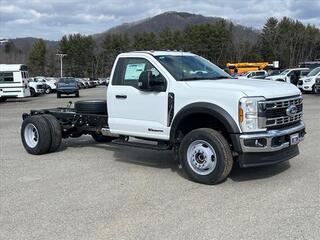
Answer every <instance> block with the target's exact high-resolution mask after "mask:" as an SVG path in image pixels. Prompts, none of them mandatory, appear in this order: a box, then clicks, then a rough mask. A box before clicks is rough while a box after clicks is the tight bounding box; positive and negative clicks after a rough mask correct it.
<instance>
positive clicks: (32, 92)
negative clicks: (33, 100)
mask: <svg viewBox="0 0 320 240" xmlns="http://www.w3.org/2000/svg"><path fill="white" fill-rule="evenodd" d="M30 96H31V97H35V96H36V91H35V90H34V89H33V88H30Z"/></svg>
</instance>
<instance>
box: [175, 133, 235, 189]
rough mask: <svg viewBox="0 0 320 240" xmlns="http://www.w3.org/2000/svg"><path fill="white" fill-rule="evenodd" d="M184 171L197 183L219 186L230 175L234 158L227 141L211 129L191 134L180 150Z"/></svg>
mask: <svg viewBox="0 0 320 240" xmlns="http://www.w3.org/2000/svg"><path fill="white" fill-rule="evenodd" d="M179 158H180V163H181V165H182V168H183V170H184V171H185V172H186V174H187V175H188V176H189V177H190V178H191V179H192V180H193V181H195V182H199V183H204V184H217V183H219V182H221V181H223V180H224V179H226V178H227V176H228V175H229V173H230V171H231V169H232V165H233V157H232V153H231V150H230V147H229V144H228V142H227V141H226V139H225V138H224V137H223V136H222V135H221V134H220V133H219V132H217V131H215V130H213V129H210V128H200V129H196V130H193V131H191V132H189V133H188V134H187V135H186V136H185V137H184V138H183V139H182V142H181V145H180V148H179Z"/></svg>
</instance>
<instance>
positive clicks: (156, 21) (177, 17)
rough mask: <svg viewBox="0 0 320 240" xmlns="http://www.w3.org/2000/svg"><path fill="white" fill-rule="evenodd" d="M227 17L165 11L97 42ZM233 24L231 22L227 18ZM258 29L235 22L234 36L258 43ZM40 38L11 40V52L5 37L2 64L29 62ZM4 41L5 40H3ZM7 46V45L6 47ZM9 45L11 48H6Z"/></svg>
mask: <svg viewBox="0 0 320 240" xmlns="http://www.w3.org/2000/svg"><path fill="white" fill-rule="evenodd" d="M222 19H223V18H219V17H206V16H202V15H199V14H192V13H187V12H173V11H170V12H164V13H162V14H159V15H156V16H154V17H150V18H146V19H142V20H139V21H136V22H131V23H124V24H121V25H119V26H116V27H113V28H110V29H109V30H107V31H104V32H102V33H97V34H94V35H92V37H93V38H94V39H96V40H97V43H98V44H99V43H101V42H102V41H103V39H104V37H105V36H106V35H107V34H112V33H127V34H128V35H129V36H132V35H133V34H135V33H141V32H154V33H156V34H158V33H160V32H161V31H162V30H163V29H164V28H166V27H169V28H171V29H172V30H178V29H179V30H184V29H185V28H186V27H187V26H188V25H199V24H205V23H214V22H217V21H219V20H222ZM227 21H228V22H229V23H230V24H231V23H232V22H231V21H229V20H227ZM258 33H259V32H258V31H257V30H254V29H252V28H248V27H245V26H242V25H237V24H233V36H234V38H235V39H237V42H240V43H241V42H250V43H254V42H256V40H257V37H258ZM37 39H38V38H33V37H26V38H16V39H8V41H9V43H12V46H13V47H12V48H13V49H11V54H7V51H8V45H7V43H6V40H7V39H4V40H5V41H3V44H0V63H22V62H26V59H27V56H28V54H29V52H30V50H31V49H32V46H33V44H34V43H35V41H36V40H37ZM2 40H3V39H2ZM45 43H46V45H47V50H48V52H49V53H50V54H51V55H54V54H55V53H56V52H57V48H58V44H59V42H58V41H48V40H45ZM6 46H7V47H6ZM6 48H7V49H6Z"/></svg>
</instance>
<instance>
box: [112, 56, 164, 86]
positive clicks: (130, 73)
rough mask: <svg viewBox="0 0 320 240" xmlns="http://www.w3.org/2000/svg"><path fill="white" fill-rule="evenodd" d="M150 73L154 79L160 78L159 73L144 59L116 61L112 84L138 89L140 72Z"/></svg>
mask: <svg viewBox="0 0 320 240" xmlns="http://www.w3.org/2000/svg"><path fill="white" fill-rule="evenodd" d="M144 71H151V72H152V74H153V76H154V77H156V78H157V77H162V75H161V74H160V72H159V71H158V70H157V69H156V68H155V67H154V66H153V65H152V64H151V63H150V62H149V61H148V60H146V59H143V58H122V59H119V60H118V63H117V67H116V69H115V72H114V76H113V80H112V84H113V85H122V86H132V87H135V88H138V81H139V77H140V75H141V73H142V72H144Z"/></svg>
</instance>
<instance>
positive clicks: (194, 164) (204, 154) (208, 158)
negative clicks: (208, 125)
mask: <svg viewBox="0 0 320 240" xmlns="http://www.w3.org/2000/svg"><path fill="white" fill-rule="evenodd" d="M187 161H188V164H189V166H190V167H191V169H192V170H193V171H194V172H196V173H197V174H200V175H208V174H210V173H211V172H213V170H214V169H215V168H216V165H217V154H216V152H215V150H214V149H213V147H212V146H211V145H210V144H209V143H208V142H206V141H204V140H196V141H193V142H192V143H191V144H190V145H189V147H188V150H187Z"/></svg>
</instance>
